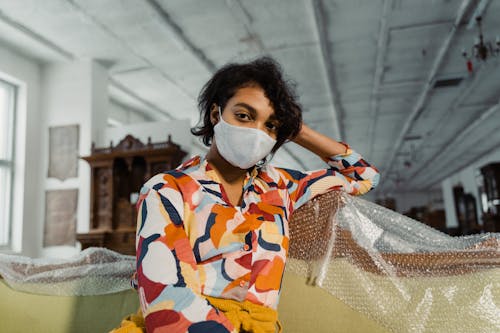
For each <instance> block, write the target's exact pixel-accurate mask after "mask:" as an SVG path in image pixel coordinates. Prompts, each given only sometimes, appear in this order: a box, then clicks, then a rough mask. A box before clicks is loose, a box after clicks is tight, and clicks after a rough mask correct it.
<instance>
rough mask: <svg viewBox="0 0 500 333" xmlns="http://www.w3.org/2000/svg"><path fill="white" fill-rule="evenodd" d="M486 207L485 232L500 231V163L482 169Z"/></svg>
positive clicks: (484, 209) (484, 210) (484, 215)
mask: <svg viewBox="0 0 500 333" xmlns="http://www.w3.org/2000/svg"><path fill="white" fill-rule="evenodd" d="M481 174H482V178H483V190H484V193H485V194H486V207H484V208H483V212H484V213H483V222H484V231H487V232H499V231H500V163H498V162H497V163H490V164H487V165H485V166H483V167H482V168H481Z"/></svg>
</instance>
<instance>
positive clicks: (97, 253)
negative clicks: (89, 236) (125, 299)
mask: <svg viewBox="0 0 500 333" xmlns="http://www.w3.org/2000/svg"><path fill="white" fill-rule="evenodd" d="M134 271H135V257H133V256H126V255H121V254H119V253H116V252H113V251H110V250H107V249H104V248H95V247H94V248H88V249H86V250H84V251H82V252H81V253H79V254H78V255H77V256H75V257H73V258H71V259H45V258H38V259H31V258H28V257H23V256H17V255H5V254H0V275H1V276H2V277H3V278H4V279H5V281H6V282H7V284H8V285H9V286H10V287H11V288H13V289H16V290H19V291H24V292H29V293H34V294H45V295H58V296H85V295H101V294H110V293H115V292H119V291H122V290H126V289H130V278H131V276H132V274H133V273H134Z"/></svg>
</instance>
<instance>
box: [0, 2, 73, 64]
mask: <svg viewBox="0 0 500 333" xmlns="http://www.w3.org/2000/svg"><path fill="white" fill-rule="evenodd" d="M0 21H2V22H3V23H5V24H7V25H9V26H10V27H12V28H14V29H15V30H17V31H19V32H20V33H22V34H24V35H26V36H27V37H29V38H30V39H31V40H33V41H34V42H36V43H38V44H39V45H41V46H43V47H44V48H47V49H48V50H50V51H51V52H54V53H55V54H57V55H58V56H59V57H61V58H62V60H66V61H71V60H74V56H73V54H71V53H70V52H68V51H66V50H64V49H63V48H62V47H60V46H59V45H57V44H56V43H54V42H52V41H50V40H48V39H47V38H45V37H43V36H42V35H40V34H39V33H37V32H35V31H33V30H31V29H29V28H28V27H26V26H25V25H23V24H21V23H19V22H17V21H15V20H13V19H12V18H10V17H8V16H7V15H5V14H4V13H3V12H2V11H0Z"/></svg>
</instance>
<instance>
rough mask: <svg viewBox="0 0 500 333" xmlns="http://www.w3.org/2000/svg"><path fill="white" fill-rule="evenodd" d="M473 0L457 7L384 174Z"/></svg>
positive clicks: (387, 172) (383, 184)
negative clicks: (453, 18) (456, 11)
mask: <svg viewBox="0 0 500 333" xmlns="http://www.w3.org/2000/svg"><path fill="white" fill-rule="evenodd" d="M473 2H474V0H463V1H462V4H461V5H460V7H459V9H458V13H457V16H456V18H455V21H454V23H453V25H452V27H451V30H450V32H449V33H448V35H447V36H446V38H445V40H444V41H443V44H442V46H441V48H440V49H439V51H438V53H437V56H436V59H435V61H434V63H433V65H432V67H431V70H430V71H429V74H428V76H427V80H426V81H425V83H424V87H423V89H422V92H421V93H420V96H419V98H418V99H417V102H416V104H415V105H414V107H413V109H412V111H411V113H410V115H409V116H408V118H407V119H406V121H405V123H404V125H403V127H402V129H401V132H400V133H399V135H398V137H397V139H396V141H395V142H394V144H393V145H392V146H393V149H392V150H391V154H390V156H389V158H388V159H387V163H386V164H385V165H384V167H381V169H382V170H384V173H385V174H390V173H391V171H392V168H393V166H394V159H395V157H396V154H397V152H398V151H399V149H400V148H401V145H402V143H403V141H404V138H405V136H406V135H407V133H408V132H409V131H410V129H411V128H412V126H413V125H414V123H415V121H416V120H417V118H418V117H419V115H420V114H421V113H422V111H423V109H424V106H425V103H426V102H427V99H428V97H429V93H430V92H431V90H432V84H433V82H434V80H435V78H436V75H437V74H438V71H439V68H440V67H441V64H442V63H443V61H444V58H445V56H446V53H447V52H448V49H449V48H450V45H451V41H452V40H453V38H454V37H455V35H456V33H457V30H458V27H459V25H460V22H461V21H462V19H463V17H464V15H465V13H466V11H467V9H468V8H469V6H470V4H471V3H473ZM381 185H382V186H381V188H383V189H386V188H387V187H388V186H392V184H389V183H387V182H383V183H382V184H381Z"/></svg>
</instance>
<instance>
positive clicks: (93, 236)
mask: <svg viewBox="0 0 500 333" xmlns="http://www.w3.org/2000/svg"><path fill="white" fill-rule="evenodd" d="M185 155H186V152H184V151H182V150H181V148H180V146H179V145H177V144H175V143H173V142H172V141H171V137H170V136H169V137H168V140H167V141H165V142H159V143H151V139H150V138H149V139H148V143H147V144H143V143H142V142H141V141H140V140H138V139H136V138H134V137H133V136H131V135H127V136H126V137H125V138H124V139H123V140H122V141H120V143H119V144H118V145H116V146H113V143H112V142H111V144H110V146H109V147H107V148H95V145H94V144H92V154H91V155H90V156H86V157H82V158H83V159H84V160H86V161H87V162H88V163H89V164H90V167H91V190H90V231H89V232H88V233H86V234H78V235H77V239H78V240H79V241H80V242H81V244H82V249H85V248H87V247H90V246H99V247H106V248H109V249H111V250H114V251H117V252H120V253H123V254H135V229H136V222H135V221H136V214H137V212H136V208H135V204H136V201H137V199H138V195H139V191H140V188H141V186H142V184H143V183H144V182H145V181H146V180H147V179H149V178H151V177H152V176H154V175H155V174H157V173H160V172H162V171H165V170H170V169H174V168H175V167H177V166H178V165H179V164H180V163H181V161H182V158H183V157H184V156H185Z"/></svg>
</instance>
